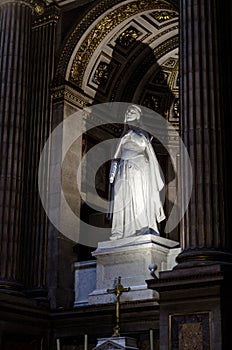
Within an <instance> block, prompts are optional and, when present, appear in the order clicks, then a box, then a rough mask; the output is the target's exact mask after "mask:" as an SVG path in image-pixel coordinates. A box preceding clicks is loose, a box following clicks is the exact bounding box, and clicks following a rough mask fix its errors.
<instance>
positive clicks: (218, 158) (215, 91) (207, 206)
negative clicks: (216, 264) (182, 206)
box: [178, 0, 232, 262]
mask: <svg viewBox="0 0 232 350" xmlns="http://www.w3.org/2000/svg"><path fill="white" fill-rule="evenodd" d="M219 3H220V4H219ZM180 5H181V7H180V107H181V123H180V129H181V136H182V139H183V141H184V143H185V145H186V147H187V149H188V152H189V156H190V160H191V164H192V173H193V189H192V194H191V200H190V203H189V207H188V210H187V213H186V215H185V218H184V225H183V227H184V233H183V234H184V237H183V248H184V252H183V253H182V254H181V255H180V256H179V258H178V261H179V262H182V261H185V260H186V259H187V260H189V259H190V260H191V259H192V258H190V257H188V253H190V255H191V256H192V257H193V255H195V253H193V251H196V250H203V251H205V253H202V251H201V252H200V253H196V255H197V257H195V258H193V260H194V259H196V260H199V259H200V260H201V259H203V260H204V259H214V258H216V259H217V260H220V259H222V260H224V259H226V260H227V259H231V257H230V256H229V255H227V254H222V256H220V258H218V253H217V254H216V255H217V257H216V256H214V251H215V250H219V251H224V252H225V251H226V250H231V248H232V246H231V239H229V236H228V234H227V232H226V228H225V221H226V216H225V215H226V214H225V213H226V210H225V205H226V202H225V198H226V197H227V193H226V178H225V173H226V169H227V167H228V166H227V158H226V156H225V149H226V141H227V140H226V137H225V128H226V125H225V117H226V110H225V106H224V102H225V101H224V100H223V95H224V92H225V85H223V75H222V71H223V60H221V59H220V55H221V54H222V53H223V50H225V46H223V44H222V42H221V40H220V35H219V33H220V32H221V31H223V29H224V30H225V29H226V28H225V27H224V26H225V25H224V24H223V23H222V22H220V21H219V19H220V17H221V16H223V15H224V18H225V17H226V6H221V2H220V1H218V0H205V1H201V0H194V1H192V0H182V1H181V2H180ZM223 11H224V13H222V12H223ZM219 13H220V15H219ZM224 44H225V43H224ZM181 159H182V163H181V170H182V186H183V187H182V195H183V196H185V195H186V191H187V190H188V179H189V174H188V173H187V172H186V169H185V159H184V155H182V157H181ZM206 251H207V253H206ZM204 254H205V256H204ZM200 255H201V257H199V256H200Z"/></svg>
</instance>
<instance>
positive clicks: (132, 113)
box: [125, 105, 142, 122]
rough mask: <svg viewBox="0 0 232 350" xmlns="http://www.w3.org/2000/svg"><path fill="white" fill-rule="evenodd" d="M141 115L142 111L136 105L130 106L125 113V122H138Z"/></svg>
mask: <svg viewBox="0 0 232 350" xmlns="http://www.w3.org/2000/svg"><path fill="white" fill-rule="evenodd" d="M141 115H142V110H141V108H140V107H139V106H137V105H130V106H129V107H128V108H127V110H126V113H125V122H132V121H136V120H139V119H140V117H141Z"/></svg>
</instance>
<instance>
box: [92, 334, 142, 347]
mask: <svg viewBox="0 0 232 350" xmlns="http://www.w3.org/2000/svg"><path fill="white" fill-rule="evenodd" d="M116 349H117V350H120V349H130V350H138V348H137V345H136V340H135V339H134V338H129V337H111V338H99V339H98V342H97V346H96V347H95V348H93V350H116Z"/></svg>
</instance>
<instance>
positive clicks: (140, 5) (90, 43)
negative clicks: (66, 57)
mask: <svg viewBox="0 0 232 350" xmlns="http://www.w3.org/2000/svg"><path fill="white" fill-rule="evenodd" d="M162 7H165V8H167V9H172V10H173V8H172V6H171V5H170V4H169V5H168V4H167V3H166V2H164V1H157V0H142V1H132V2H130V3H129V4H124V5H122V6H121V7H118V8H117V9H115V10H113V11H112V12H110V13H109V14H107V15H106V16H105V17H104V18H103V19H102V20H100V22H99V23H98V24H96V25H95V26H94V28H93V29H92V31H91V32H90V33H89V35H88V36H87V37H86V38H85V39H84V41H83V43H82V45H81V46H80V48H79V49H78V51H77V53H76V56H75V58H74V60H73V63H72V67H71V72H70V80H71V81H72V82H74V83H75V84H76V85H78V86H80V87H81V85H82V80H83V76H84V72H85V70H86V67H87V65H88V62H89V60H90V58H91V57H92V55H93V53H94V51H95V50H96V48H97V47H98V45H99V44H100V43H101V41H102V40H103V39H104V38H105V37H106V35H107V34H109V33H110V31H112V29H113V28H115V27H116V26H117V25H119V24H120V23H122V22H123V21H125V20H126V19H128V18H130V17H132V16H134V15H136V14H138V13H141V12H145V11H147V10H153V9H154V8H162Z"/></svg>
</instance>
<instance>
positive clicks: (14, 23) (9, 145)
mask: <svg viewBox="0 0 232 350" xmlns="http://www.w3.org/2000/svg"><path fill="white" fill-rule="evenodd" d="M0 5H1V4H0ZM31 16H32V10H31V8H30V7H29V6H27V5H25V4H22V3H11V2H10V3H5V4H3V5H2V6H0V33H1V37H0V47H1V50H0V75H1V103H0V132H1V148H0V162H1V166H0V171H1V178H0V221H1V228H0V242H1V245H0V247H1V248H0V249H1V252H0V278H1V279H2V282H1V285H2V286H3V285H4V281H5V282H6V286H9V285H10V284H11V283H13V284H14V283H16V281H17V280H18V279H19V277H20V274H19V260H18V258H19V251H20V246H19V241H20V239H19V236H20V232H21V224H22V206H23V186H24V159H25V152H27V151H28V150H27V149H26V148H25V146H26V144H25V135H26V126H27V125H26V120H27V102H28V70H29V60H30V33H31V28H30V26H31Z"/></svg>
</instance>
